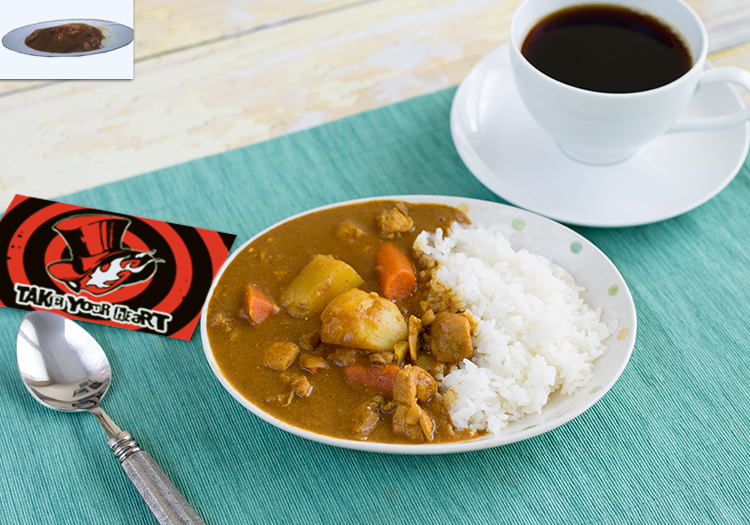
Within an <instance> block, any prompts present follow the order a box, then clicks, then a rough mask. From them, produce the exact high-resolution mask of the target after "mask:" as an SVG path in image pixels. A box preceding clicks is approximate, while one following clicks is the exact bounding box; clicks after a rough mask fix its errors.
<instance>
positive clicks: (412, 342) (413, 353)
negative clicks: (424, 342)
mask: <svg viewBox="0 0 750 525" xmlns="http://www.w3.org/2000/svg"><path fill="white" fill-rule="evenodd" d="M421 330H422V321H421V319H419V318H418V317H414V316H413V315H410V316H409V357H410V358H411V361H412V363H413V362H414V361H416V360H417V357H419V352H418V350H419V348H418V345H419V332H420V331H421Z"/></svg>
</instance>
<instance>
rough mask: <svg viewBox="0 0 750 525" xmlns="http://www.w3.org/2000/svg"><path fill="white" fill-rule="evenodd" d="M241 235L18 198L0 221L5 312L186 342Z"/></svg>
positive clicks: (0, 285)
mask: <svg viewBox="0 0 750 525" xmlns="http://www.w3.org/2000/svg"><path fill="white" fill-rule="evenodd" d="M235 237H236V235H232V234H228V233H220V232H215V231H211V230H204V229H201V228H193V227H190V226H181V225H179V224H171V223H168V222H162V221H156V220H151V219H143V218H140V217H133V216H131V215H123V214H120V213H110V212H106V211H100V210H94V209H91V208H83V207H80V206H73V205H72V204H63V203H60V202H52V201H47V200H42V199H36V198H33V197H24V196H22V195H16V196H15V198H14V199H13V201H12V202H11V204H10V206H9V207H8V209H7V211H6V212H5V215H3V218H2V219H0V250H2V252H3V253H4V254H5V264H4V265H3V267H2V268H0V306H7V307H10V308H18V309H21V310H50V311H53V312H55V313H58V314H60V315H63V316H65V317H69V318H71V319H76V320H82V321H90V322H93V323H99V324H106V325H110V326H117V327H120V328H127V329H129V330H137V331H141V332H148V333H152V334H159V335H166V336H169V337H174V338H175V339H182V340H185V341H187V340H188V339H190V337H191V336H192V335H193V331H194V330H195V326H196V324H197V323H198V319H199V317H200V311H201V308H202V307H203V303H204V301H205V300H206V296H207V295H208V290H209V289H210V287H211V283H212V282H213V279H214V277H215V276H216V274H217V273H218V271H219V268H221V265H222V264H224V261H225V260H226V258H227V255H228V254H229V249H230V247H231V246H232V243H233V242H234V239H235Z"/></svg>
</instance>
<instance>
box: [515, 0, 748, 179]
mask: <svg viewBox="0 0 750 525" xmlns="http://www.w3.org/2000/svg"><path fill="white" fill-rule="evenodd" d="M605 2H606V5H607V6H613V7H614V9H619V10H622V8H623V7H625V8H627V9H628V10H631V11H634V12H636V13H640V14H643V15H645V16H648V17H649V19H653V20H655V21H657V22H659V23H660V24H663V25H664V26H665V27H666V28H668V30H669V31H674V32H676V33H675V34H676V35H678V36H679V37H680V39H681V40H682V42H683V43H684V45H685V48H686V49H687V50H688V52H689V53H690V57H689V58H690V61H691V63H689V64H688V65H687V66H686V69H687V70H686V72H684V73H682V74H681V75H680V76H679V77H677V78H676V79H674V80H671V81H668V82H667V83H665V84H663V85H658V86H656V87H648V88H647V89H643V90H637V91H630V92H605V91H601V90H598V89H599V88H598V87H597V88H594V89H591V88H586V87H580V86H576V85H573V84H572V83H570V82H571V81H569V80H567V78H565V79H564V80H558V79H556V78H553V77H552V76H550V74H547V73H545V72H543V71H542V70H540V69H539V67H537V66H535V65H533V64H532V63H531V62H530V60H529V59H528V58H527V57H526V56H525V55H524V53H523V52H522V49H524V45H525V43H526V39H527V37H528V36H529V33H530V32H531V31H532V30H534V29H535V28H536V27H538V26H539V23H540V22H541V21H544V20H547V19H549V18H550V16H551V15H552V16H557V15H556V13H560V12H561V11H563V10H566V9H570V8H574V7H576V8H577V7H578V6H588V7H596V6H602V4H603V1H602V0H524V1H523V2H522V3H521V4H520V5H519V6H518V8H517V9H516V11H515V12H514V14H513V16H512V18H511V22H510V34H509V39H510V42H509V47H510V59H511V65H512V71H513V77H514V80H515V83H516V86H517V88H518V92H519V94H520V97H521V99H522V101H523V103H524V105H525V106H526V108H527V109H528V111H529V112H530V113H531V115H532V117H533V118H534V119H535V120H536V122H537V123H538V124H539V125H540V126H541V127H542V128H543V129H544V130H545V131H546V132H547V133H549V134H550V135H552V137H554V138H555V140H556V141H557V143H558V145H559V146H560V148H561V149H562V150H563V151H564V152H565V153H566V154H567V155H568V156H569V157H571V158H573V159H575V160H577V161H580V162H583V163H586V164H595V165H606V164H614V163H617V162H621V161H623V160H625V159H627V158H628V157H630V156H631V155H633V154H634V153H635V152H636V151H637V150H638V148H639V147H641V146H643V145H644V144H646V143H648V142H650V141H652V140H654V139H655V138H657V137H659V136H661V135H662V134H664V133H678V132H690V131H697V130H710V129H719V128H725V127H730V126H736V125H740V124H742V123H744V122H746V121H747V120H748V119H750V107H748V108H745V110H744V111H739V112H736V113H733V114H729V115H722V116H714V117H705V118H695V119H690V120H683V119H680V120H678V119H679V117H680V113H681V112H682V111H683V109H685V107H686V106H687V104H688V103H689V102H690V100H691V99H692V98H693V97H694V96H695V93H696V91H698V90H700V89H702V88H703V87H705V86H707V85H709V84H714V83H719V82H732V83H734V84H736V85H738V86H740V87H742V88H743V89H745V90H746V91H747V92H748V93H750V72H748V71H746V70H744V69H742V68H738V67H715V68H712V67H706V54H707V51H708V35H707V33H706V28H705V26H704V25H703V22H702V21H701V19H700V17H699V16H698V15H697V14H696V13H695V11H694V10H693V9H692V8H691V7H690V6H689V5H688V4H686V3H685V2H683V1H682V0H605ZM558 47H560V46H558ZM557 63H558V65H560V66H561V67H563V68H564V67H566V64H568V62H567V61H557ZM590 73H592V75H593V77H592V78H595V77H596V74H597V72H596V71H592V72H590ZM558 78H564V77H561V76H560V77H558ZM635 89H639V88H638V87H636V88H635Z"/></svg>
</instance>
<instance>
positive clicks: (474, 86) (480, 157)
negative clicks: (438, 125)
mask: <svg viewBox="0 0 750 525" xmlns="http://www.w3.org/2000/svg"><path fill="white" fill-rule="evenodd" d="M744 107H745V104H744V103H743V102H742V99H741V98H740V96H739V95H738V93H737V91H736V90H735V89H734V87H732V86H731V85H730V84H713V85H710V86H707V87H706V88H704V89H702V90H701V91H700V92H699V93H698V94H697V95H696V96H695V98H694V99H693V100H692V101H691V103H690V104H689V105H688V107H687V108H686V109H685V111H684V113H683V115H682V116H683V117H684V116H689V117H702V116H712V115H721V114H724V113H732V112H735V111H739V110H742V109H744ZM451 133H452V134H453V141H454V143H455V145H456V149H457V150H458V153H459V155H460V156H461V159H462V160H463V161H464V163H465V164H466V166H467V167H468V168H469V170H470V171H471V172H472V173H473V174H474V176H475V177H476V178H477V179H479V181H480V182H482V184H484V185H485V186H487V188H489V189H490V190H492V191H493V192H494V193H496V194H497V195H499V196H500V197H502V198H503V199H505V200H507V201H509V202H511V203H513V204H515V205H517V206H520V207H522V208H526V209H527V210H530V211H534V212H536V213H539V214H541V215H545V216H547V217H549V218H551V219H555V220H557V221H560V222H564V223H568V224H575V225H580V226H599V227H618V226H635V225H638V224H647V223H651V222H656V221H660V220H664V219H668V218H670V217H674V216H676V215H679V214H681V213H685V212H686V211H689V210H691V209H693V208H695V207H697V206H699V205H701V204H703V203H704V202H706V201H707V200H709V199H710V198H711V197H713V196H714V195H716V194H717V193H719V192H720V191H721V190H722V189H724V187H725V186H726V185H727V184H729V182H730V181H731V180H732V179H733V178H734V176H735V175H736V174H737V172H738V171H739V170H740V168H741V167H742V164H743V163H744V161H745V158H746V156H747V152H748V146H750V124H748V123H747V122H746V123H744V124H740V125H738V126H734V127H732V128H727V129H724V130H719V131H701V132H690V133H674V134H666V135H663V136H661V137H659V138H658V139H656V140H654V141H653V142H651V143H649V144H647V145H646V146H644V147H642V148H641V149H640V150H639V151H638V152H637V153H636V154H635V155H634V156H633V157H631V158H629V159H627V160H626V161H624V162H621V163H619V164H615V165H612V166H589V165H586V164H581V163H578V162H576V161H574V160H572V159H571V158H570V157H568V156H567V155H565V154H564V153H563V152H562V151H561V150H560V148H559V147H558V146H557V144H556V143H555V141H554V139H552V137H550V136H549V135H547V133H546V132H545V131H544V130H542V128H541V127H539V125H538V124H537V123H536V121H534V119H533V118H532V117H531V115H530V114H529V112H528V111H527V110H526V108H525V106H524V105H523V102H521V99H520V97H519V95H518V91H517V90H516V86H515V82H514V80H513V77H512V73H511V65H510V57H509V53H508V47H507V46H502V47H500V48H499V49H497V50H496V51H494V52H493V53H491V54H489V55H488V56H486V57H485V58H484V59H482V61H481V62H479V64H477V65H476V66H475V67H474V68H473V69H472V70H471V72H469V74H468V75H467V76H466V78H465V79H464V81H463V82H462V83H461V85H460V86H459V88H458V91H457V92H456V96H455V98H454V99H453V105H452V107H451Z"/></svg>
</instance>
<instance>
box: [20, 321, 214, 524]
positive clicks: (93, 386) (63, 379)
mask: <svg viewBox="0 0 750 525" xmlns="http://www.w3.org/2000/svg"><path fill="white" fill-rule="evenodd" d="M17 352H18V354H17V357H18V369H19V370H20V371H21V379H23V383H24V385H26V388H27V389H28V390H29V392H31V395H32V396H34V397H35V398H36V400H37V401H39V402H40V403H41V404H42V405H44V406H46V407H48V408H52V409H55V410H62V411H64V412H79V411H84V410H85V411H88V412H90V413H91V414H93V415H94V417H96V420H97V421H98V422H99V424H100V425H101V426H102V428H103V429H104V433H105V434H106V435H107V439H108V442H107V444H108V445H109V448H111V449H112V451H113V452H114V453H115V457H117V459H119V460H120V464H121V465H122V468H123V470H125V472H126V473H127V475H128V477H129V478H130V480H131V481H132V482H133V485H135V488H136V489H138V492H140V494H141V496H142V497H143V499H144V500H145V502H146V503H147V504H148V506H149V508H150V509H151V512H153V513H154V516H155V517H156V519H157V520H158V522H159V523H160V524H162V525H167V524H169V525H172V524H177V523H183V524H188V523H189V524H196V525H201V524H202V525H205V523H204V522H203V520H202V519H201V518H200V517H199V516H198V514H197V513H196V512H195V510H193V508H192V507H191V506H190V504H189V503H188V502H187V501H186V500H185V498H184V497H183V496H182V494H180V492H179V491H178V490H177V488H176V487H175V486H174V485H173V484H172V482H171V481H169V479H168V478H167V476H166V474H164V472H162V470H161V469H160V468H159V466H158V465H157V464H156V462H155V461H154V460H153V459H152V458H151V456H150V455H149V454H148V452H146V451H145V450H142V449H141V448H140V447H139V445H138V443H136V442H135V440H134V439H133V437H132V436H131V435H130V434H129V433H128V432H125V431H121V430H120V429H119V428H118V427H117V425H115V424H114V423H113V422H112V420H111V419H109V417H108V416H107V414H105V413H104V411H103V410H102V409H101V408H100V407H99V402H100V401H101V399H102V397H103V396H104V394H105V393H106V392H107V388H109V382H110V378H111V372H110V368H109V361H107V356H106V355H104V350H102V347H101V346H99V343H97V342H96V341H95V340H94V338H93V337H91V335H90V334H89V333H88V332H87V331H86V330H84V329H83V328H81V327H80V326H78V325H77V324H76V323H74V322H73V321H71V320H70V319H66V318H64V317H62V316H59V315H57V314H53V313H50V312H44V311H36V312H31V313H29V314H27V315H26V316H25V317H24V318H23V320H22V321H21V327H20V328H19V329H18V340H17Z"/></svg>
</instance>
